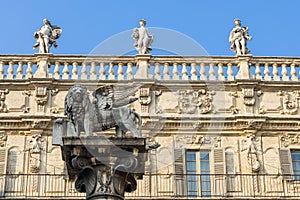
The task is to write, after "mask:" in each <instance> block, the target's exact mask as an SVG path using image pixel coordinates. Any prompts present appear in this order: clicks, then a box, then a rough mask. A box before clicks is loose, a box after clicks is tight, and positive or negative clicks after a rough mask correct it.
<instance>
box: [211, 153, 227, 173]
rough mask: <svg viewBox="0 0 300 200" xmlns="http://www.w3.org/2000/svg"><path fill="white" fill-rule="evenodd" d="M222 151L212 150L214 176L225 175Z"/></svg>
mask: <svg viewBox="0 0 300 200" xmlns="http://www.w3.org/2000/svg"><path fill="white" fill-rule="evenodd" d="M224 156H225V155H224V150H223V149H219V148H218V149H214V170H215V174H225V162H224V160H225V159H224Z"/></svg>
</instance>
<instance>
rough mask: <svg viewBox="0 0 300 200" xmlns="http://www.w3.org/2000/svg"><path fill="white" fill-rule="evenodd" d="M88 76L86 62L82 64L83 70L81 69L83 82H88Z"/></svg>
mask: <svg viewBox="0 0 300 200" xmlns="http://www.w3.org/2000/svg"><path fill="white" fill-rule="evenodd" d="M87 79H88V74H87V67H86V62H84V63H82V69H81V80H87Z"/></svg>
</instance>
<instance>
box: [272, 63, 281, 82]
mask: <svg viewBox="0 0 300 200" xmlns="http://www.w3.org/2000/svg"><path fill="white" fill-rule="evenodd" d="M272 66H273V80H274V81H280V77H279V75H278V68H277V66H278V65H277V64H276V63H274V64H273V65H272Z"/></svg>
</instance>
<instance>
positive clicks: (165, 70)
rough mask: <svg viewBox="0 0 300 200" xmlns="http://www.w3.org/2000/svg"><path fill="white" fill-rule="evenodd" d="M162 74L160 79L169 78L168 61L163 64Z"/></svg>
mask: <svg viewBox="0 0 300 200" xmlns="http://www.w3.org/2000/svg"><path fill="white" fill-rule="evenodd" d="M163 73H164V75H163V77H162V79H161V80H170V73H169V63H165V64H164V71H163Z"/></svg>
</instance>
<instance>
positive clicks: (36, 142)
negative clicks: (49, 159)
mask: <svg viewBox="0 0 300 200" xmlns="http://www.w3.org/2000/svg"><path fill="white" fill-rule="evenodd" d="M45 142H46V140H45V139H44V138H43V137H42V136H41V135H39V134H36V135H33V136H32V138H31V139H30V140H29V143H28V144H27V148H26V151H28V152H29V171H30V172H31V173H38V172H39V171H40V169H41V152H42V151H45Z"/></svg>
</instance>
